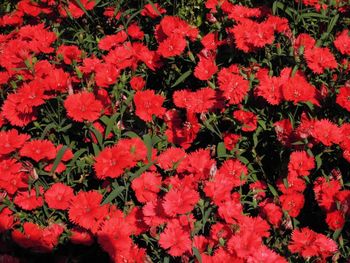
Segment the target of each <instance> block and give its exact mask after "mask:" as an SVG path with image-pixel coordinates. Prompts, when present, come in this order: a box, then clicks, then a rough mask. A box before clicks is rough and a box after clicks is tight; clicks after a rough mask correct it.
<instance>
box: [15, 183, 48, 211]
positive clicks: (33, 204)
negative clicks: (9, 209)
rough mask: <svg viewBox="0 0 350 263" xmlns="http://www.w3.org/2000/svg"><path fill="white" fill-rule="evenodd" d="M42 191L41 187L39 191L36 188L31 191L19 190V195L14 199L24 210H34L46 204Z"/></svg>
mask: <svg viewBox="0 0 350 263" xmlns="http://www.w3.org/2000/svg"><path fill="white" fill-rule="evenodd" d="M42 193H43V189H42V188H40V189H39V192H38V193H37V192H36V190H35V189H32V190H30V191H28V190H23V191H20V192H17V195H16V197H15V199H14V203H15V204H16V205H17V206H19V207H20V208H22V209H23V210H28V211H30V210H34V209H36V208H39V207H42V206H43V204H44V201H43V198H42V196H41V195H42Z"/></svg>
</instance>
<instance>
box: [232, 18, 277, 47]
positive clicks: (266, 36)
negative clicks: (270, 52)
mask: <svg viewBox="0 0 350 263" xmlns="http://www.w3.org/2000/svg"><path fill="white" fill-rule="evenodd" d="M230 32H231V33H232V34H233V36H234V38H235V44H236V47H237V48H238V49H240V50H242V51H244V52H246V53H248V52H251V51H254V50H255V49H256V48H262V47H264V46H265V45H268V44H272V43H273V41H274V40H275V35H274V27H273V26H272V25H271V24H270V23H268V22H262V23H257V22H254V21H253V20H250V19H242V20H241V21H239V23H238V25H236V26H234V27H233V28H232V29H231V30H230Z"/></svg>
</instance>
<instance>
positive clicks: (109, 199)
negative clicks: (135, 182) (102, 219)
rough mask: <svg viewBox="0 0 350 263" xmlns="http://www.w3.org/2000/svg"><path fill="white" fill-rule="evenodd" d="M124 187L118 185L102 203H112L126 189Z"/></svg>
mask: <svg viewBox="0 0 350 263" xmlns="http://www.w3.org/2000/svg"><path fill="white" fill-rule="evenodd" d="M124 188H125V187H123V186H117V187H116V188H115V189H113V191H112V192H110V194H109V195H108V196H107V197H106V199H105V200H104V201H103V202H102V204H101V205H105V204H108V203H111V202H112V201H113V200H114V199H115V198H116V197H117V196H118V195H119V194H120V193H121V192H122V191H123V190H124Z"/></svg>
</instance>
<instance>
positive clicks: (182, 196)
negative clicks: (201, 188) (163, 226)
mask: <svg viewBox="0 0 350 263" xmlns="http://www.w3.org/2000/svg"><path fill="white" fill-rule="evenodd" d="M198 201H199V194H198V192H197V191H195V190H193V189H190V188H189V187H184V188H181V189H175V188H172V189H170V191H169V192H168V193H167V194H166V195H165V196H164V201H163V207H164V211H165V213H166V214H167V215H169V216H176V215H177V214H185V213H187V212H190V211H192V209H193V208H194V206H195V204H196V203H197V202H198Z"/></svg>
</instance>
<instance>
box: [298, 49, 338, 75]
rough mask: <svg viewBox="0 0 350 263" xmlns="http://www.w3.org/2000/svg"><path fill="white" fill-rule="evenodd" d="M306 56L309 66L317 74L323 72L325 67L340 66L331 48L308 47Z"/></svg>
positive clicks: (333, 67)
mask: <svg viewBox="0 0 350 263" xmlns="http://www.w3.org/2000/svg"><path fill="white" fill-rule="evenodd" d="M304 57H305V59H306V62H307V65H308V67H309V68H310V69H311V70H312V71H313V72H314V73H317V74H322V73H323V72H324V70H325V69H335V68H337V66H338V64H337V61H336V60H335V57H334V55H333V54H332V53H331V51H330V50H329V48H320V47H314V48H312V49H306V50H305V54H304Z"/></svg>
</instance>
